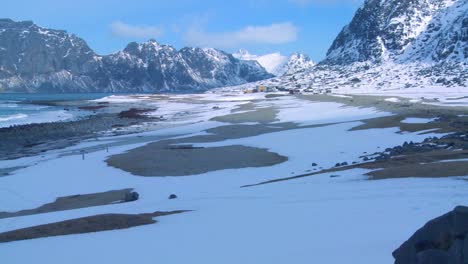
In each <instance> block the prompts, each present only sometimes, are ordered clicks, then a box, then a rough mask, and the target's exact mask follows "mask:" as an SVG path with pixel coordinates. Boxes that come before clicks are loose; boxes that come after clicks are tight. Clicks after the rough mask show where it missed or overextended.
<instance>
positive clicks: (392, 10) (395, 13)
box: [325, 0, 468, 64]
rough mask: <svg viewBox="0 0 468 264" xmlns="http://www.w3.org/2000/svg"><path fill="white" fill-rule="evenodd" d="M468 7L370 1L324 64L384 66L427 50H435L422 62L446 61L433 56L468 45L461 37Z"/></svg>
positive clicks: (460, 1) (454, 0)
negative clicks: (404, 56)
mask: <svg viewBox="0 0 468 264" xmlns="http://www.w3.org/2000/svg"><path fill="white" fill-rule="evenodd" d="M467 6H468V2H467V1H465V0H412V1H401V0H385V1H381V0H367V1H366V2H365V3H364V5H363V6H362V7H361V8H359V9H358V11H357V12H356V14H355V16H354V18H353V19H352V21H351V23H350V24H348V25H347V26H346V27H344V28H343V30H342V31H341V32H340V34H339V35H338V36H337V38H336V39H335V41H334V42H333V44H332V46H331V47H330V49H329V50H328V53H327V58H326V60H325V62H326V63H328V64H350V63H354V62H364V61H370V62H376V63H381V62H384V61H387V60H392V61H393V60H396V59H397V57H399V56H400V55H402V54H404V53H408V52H411V51H410V50H411V49H415V50H416V49H418V48H424V47H430V48H429V49H432V50H427V54H419V59H420V60H429V61H439V60H441V59H442V60H443V59H445V58H442V57H441V56H437V55H436V54H434V53H444V52H446V50H447V49H454V48H456V46H463V44H464V45H466V40H464V41H463V37H461V36H463V34H464V32H465V31H466V27H465V26H464V25H463V21H464V19H465V18H466V12H467ZM448 31H450V33H448ZM444 32H445V33H444ZM465 33H466V32H465ZM457 42H458V44H457ZM462 42H463V43H462ZM414 43H420V45H417V46H416V47H415V46H414V45H413V44H414ZM428 44H433V45H428ZM413 47H414V48H413ZM409 48H411V49H409ZM459 52H460V51H459ZM462 52H463V51H462ZM434 55H436V56H434ZM423 57H426V58H423Z"/></svg>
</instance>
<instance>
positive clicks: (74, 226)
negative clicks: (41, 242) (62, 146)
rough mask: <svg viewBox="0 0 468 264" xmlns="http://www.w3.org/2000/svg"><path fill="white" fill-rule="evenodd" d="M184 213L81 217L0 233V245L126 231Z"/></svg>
mask: <svg viewBox="0 0 468 264" xmlns="http://www.w3.org/2000/svg"><path fill="white" fill-rule="evenodd" d="M184 212H188V210H178V211H169V212H159V211H158V212H154V213H147V214H103V215H94V216H88V217H82V218H77V219H71V220H66V221H61V222H56V223H51V224H45V225H38V226H33V227H27V228H22V229H17V230H13V231H9V232H4V233H0V243H6V242H13V241H20V240H28V239H36V238H44V237H54V236H64V235H72V234H84V233H92V232H101V231H109V230H119V229H127V228H131V227H136V226H142V225H149V224H154V223H157V221H156V220H155V219H154V218H156V217H161V216H166V215H173V214H180V213H184Z"/></svg>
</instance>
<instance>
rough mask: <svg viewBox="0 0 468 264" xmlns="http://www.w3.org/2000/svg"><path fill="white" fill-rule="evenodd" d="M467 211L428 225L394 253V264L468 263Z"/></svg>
mask: <svg viewBox="0 0 468 264" xmlns="http://www.w3.org/2000/svg"><path fill="white" fill-rule="evenodd" d="M467 234H468V207H465V206H458V207H456V208H455V209H454V210H453V211H451V212H449V213H447V214H445V215H443V216H440V217H438V218H435V219H433V220H431V221H429V222H428V223H427V224H426V225H424V226H423V227H422V228H421V229H419V230H418V231H417V232H416V233H415V234H414V235H413V236H412V237H411V238H410V239H409V240H408V241H406V242H405V243H403V244H402V245H401V246H400V247H399V248H398V249H397V250H395V251H394V252H393V257H394V258H395V264H464V263H468V236H467Z"/></svg>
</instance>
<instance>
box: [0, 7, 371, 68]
mask: <svg viewBox="0 0 468 264" xmlns="http://www.w3.org/2000/svg"><path fill="white" fill-rule="evenodd" d="M362 2H363V0H269V1H267V0H237V1H227V0H225V1H215V0H205V1H201V0H198V1H196V0H166V1H162V0H152V1H151V0H139V1H136V0H134V1H130V0H121V1H119V0H79V1H78V0H42V1H41V0H36V1H34V0H4V1H2V8H1V10H0V17H5V18H11V19H14V20H33V21H34V22H35V23H37V24H39V25H41V26H44V27H50V28H55V29H65V30H67V31H68V32H70V33H74V34H76V35H78V36H80V37H82V38H84V39H85V40H86V41H87V42H88V44H89V46H90V47H91V48H93V49H94V50H95V51H96V52H97V53H99V54H108V53H112V52H115V51H117V50H120V49H122V48H124V47H125V46H126V44H127V43H128V42H130V41H137V42H142V41H145V40H148V39H150V38H154V39H156V40H157V41H158V42H160V43H164V44H170V45H173V46H175V47H176V48H182V47H184V46H202V47H204V46H210V47H216V48H220V49H223V50H226V51H228V52H233V51H235V50H237V49H239V48H245V49H247V50H249V51H250V52H251V53H255V54H264V53H269V52H275V51H280V52H281V53H283V54H290V53H292V52H295V51H300V52H305V53H307V54H309V55H310V56H311V58H312V59H314V60H316V61H318V60H320V59H323V57H324V56H325V54H326V51H327V49H328V47H329V46H330V44H331V42H332V41H333V39H334V38H335V36H336V35H337V34H338V32H339V31H340V30H341V28H342V27H343V26H345V25H346V24H347V23H348V22H349V21H350V20H351V18H352V17H353V15H354V13H355V11H356V10H357V8H358V7H359V6H360V5H361V4H362Z"/></svg>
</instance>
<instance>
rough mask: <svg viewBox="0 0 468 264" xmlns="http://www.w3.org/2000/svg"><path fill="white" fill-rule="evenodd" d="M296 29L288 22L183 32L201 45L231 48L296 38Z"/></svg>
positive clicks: (288, 40)
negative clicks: (213, 30) (212, 31)
mask: <svg viewBox="0 0 468 264" xmlns="http://www.w3.org/2000/svg"><path fill="white" fill-rule="evenodd" d="M298 31H299V30H298V29H297V27H296V26H294V25H293V24H292V23H290V22H286V23H278V24H271V25H268V26H247V27H245V28H242V29H240V30H237V31H231V32H222V33H208V32H205V31H204V30H203V29H200V28H191V29H189V30H188V31H187V32H185V35H184V38H185V41H186V42H187V43H188V44H190V45H196V46H202V47H217V48H233V47H239V46H244V45H251V44H284V43H290V42H294V41H296V40H297V34H298Z"/></svg>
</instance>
